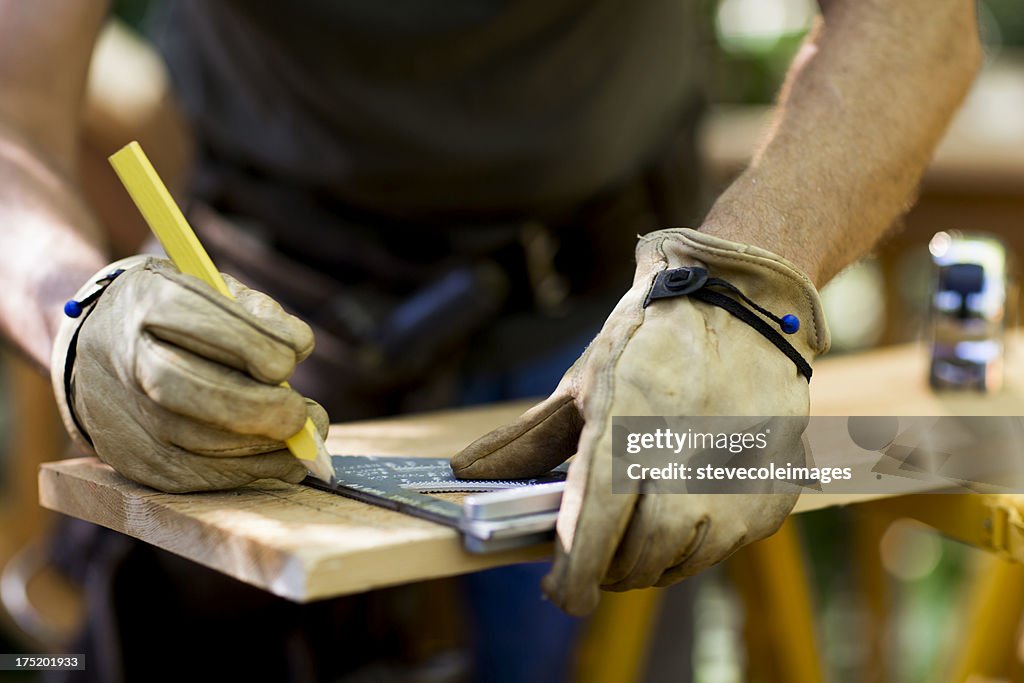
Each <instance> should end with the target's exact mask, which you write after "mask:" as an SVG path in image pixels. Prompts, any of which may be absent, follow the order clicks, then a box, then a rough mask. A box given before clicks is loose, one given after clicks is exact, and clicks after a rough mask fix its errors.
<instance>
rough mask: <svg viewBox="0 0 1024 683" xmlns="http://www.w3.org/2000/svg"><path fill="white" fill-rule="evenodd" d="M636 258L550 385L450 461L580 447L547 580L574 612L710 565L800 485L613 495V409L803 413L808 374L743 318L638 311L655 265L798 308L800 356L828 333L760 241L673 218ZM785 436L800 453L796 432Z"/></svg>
mask: <svg viewBox="0 0 1024 683" xmlns="http://www.w3.org/2000/svg"><path fill="white" fill-rule="evenodd" d="M636 259H637V269H636V276H635V278H634V281H633V286H632V288H631V289H630V290H629V291H628V292H627V293H626V295H625V296H623V297H622V299H621V300H620V301H619V303H618V305H617V306H616V307H615V309H614V310H613V311H612V313H611V315H610V316H609V317H608V320H607V321H606V322H605V324H604V327H603V328H602V330H601V332H600V333H599V334H598V335H597V337H596V338H595V339H594V341H593V342H592V343H591V344H590V346H589V347H588V348H587V350H586V351H585V352H584V353H583V355H582V356H581V357H580V359H579V360H578V361H577V362H576V363H575V364H574V365H573V367H572V368H570V369H569V371H568V372H567V373H566V374H565V376H564V377H563V378H562V381H561V383H560V384H559V385H558V388H557V389H556V390H555V391H554V393H553V394H552V395H551V396H550V397H549V398H548V399H547V400H545V401H543V402H542V403H540V404H538V405H536V406H534V407H533V408H532V409H530V410H529V411H527V412H526V413H525V414H523V415H522V416H521V417H520V418H519V419H518V420H517V421H515V422H514V423H512V424H509V425H506V426H504V427H501V428H499V429H497V430H495V431H493V432H491V433H490V434H487V435H486V436H484V437H482V438H481V439H479V440H477V441H476V442H474V443H473V444H471V445H469V446H468V447H466V449H465V450H463V451H462V452H461V453H459V454H458V455H456V456H455V458H453V460H452V468H453V470H454V471H455V473H456V474H457V475H458V476H460V477H465V478H470V479H481V478H482V479H491V478H510V477H532V476H536V475H539V474H541V473H544V472H547V471H548V470H550V469H551V468H552V467H555V466H556V465H558V464H559V463H561V462H562V461H564V460H565V459H566V458H568V457H570V456H572V455H573V454H575V456H576V457H575V459H574V460H573V462H572V464H571V466H570V468H569V475H568V483H567V487H566V491H565V495H564V497H563V502H562V508H561V512H560V514H559V517H558V523H557V538H556V557H555V563H554V567H553V569H552V571H551V573H550V574H548V576H547V577H545V579H544V583H543V587H544V591H545V592H546V593H547V595H548V596H549V597H550V598H551V599H552V600H553V601H554V602H556V603H557V604H558V605H559V606H561V607H562V608H563V609H564V610H565V611H567V612H569V613H571V614H577V615H583V614H587V613H589V612H591V611H592V610H593V609H594V608H595V607H596V605H597V602H598V597H599V591H598V589H599V587H603V588H606V589H610V590H627V589H631V588H641V587H645V586H654V585H657V586H663V585H667V584H670V583H673V582H675V581H678V580H679V579H681V578H683V577H685V576H688V575H691V574H694V573H696V572H698V571H700V570H702V569H704V568H706V567H708V566H710V565H712V564H715V563H717V562H719V561H721V560H722V559H724V558H725V557H727V556H728V555H729V554H731V553H732V552H733V551H735V550H736V549H738V548H739V547H741V546H742V545H744V544H746V543H750V542H751V541H755V540H758V539H760V538H764V537H766V536H768V535H770V534H772V533H774V532H775V531H776V530H777V529H778V527H779V525H780V524H781V523H782V521H783V520H784V519H785V517H786V515H787V514H788V513H789V511H790V510H791V509H792V507H793V505H794V504H795V502H796V497H797V496H796V494H795V493H794V494H756V495H755V494H751V495H726V494H699V495H698V494H665V493H662V494H647V495H644V494H643V493H642V492H640V491H636V492H634V493H614V494H613V493H612V484H611V481H612V421H611V418H612V417H613V416H617V415H618V416H630V415H637V416H639V415H667V416H676V415H722V416H740V415H757V416H789V415H796V416H806V415H807V414H808V379H807V378H805V376H804V375H803V374H801V371H800V370H798V367H797V364H796V362H795V361H794V360H793V359H791V358H789V357H787V355H786V354H785V353H783V352H782V351H780V349H779V348H776V346H774V345H773V344H772V343H771V342H770V341H769V340H768V339H766V338H765V337H764V336H763V335H762V334H761V333H759V332H758V331H756V330H755V329H753V327H751V326H750V325H749V324H747V323H746V322H743V321H742V320H740V319H737V318H736V317H734V316H733V315H731V314H730V313H729V312H727V311H726V310H723V309H722V308H720V307H717V306H714V305H711V304H709V303H706V302H704V301H700V300H695V299H694V298H692V297H691V296H676V297H673V298H661V299H656V300H653V301H651V302H650V304H649V305H648V306H647V307H646V308H645V307H644V303H645V301H647V298H648V294H649V293H650V292H651V290H652V284H653V283H654V281H655V278H656V276H657V275H658V274H659V272H661V271H664V270H666V269H675V268H680V267H683V266H702V267H704V268H706V269H707V271H708V274H709V275H710V276H711V277H717V278H721V279H724V280H726V281H728V282H730V283H732V284H733V285H735V286H736V287H737V288H738V289H739V290H740V291H741V292H742V293H743V294H745V295H746V296H747V297H749V298H750V299H752V300H753V301H755V302H756V303H757V304H758V305H760V306H761V307H762V308H764V309H766V310H768V311H771V312H773V313H775V314H776V315H778V316H780V317H781V316H783V315H785V314H794V315H796V316H797V317H798V318H799V322H800V324H801V325H800V329H799V330H798V331H797V332H796V333H795V334H786V335H781V336H783V337H785V339H786V341H788V342H789V343H790V344H791V345H792V347H793V349H795V350H796V351H797V352H799V354H800V356H802V358H803V359H804V360H806V362H807V363H810V362H811V361H812V360H813V359H814V357H815V356H816V355H817V354H820V353H823V352H824V351H826V350H827V348H828V344H829V336H828V330H827V328H826V326H825V320H824V318H823V315H822V311H821V305H820V302H819V300H818V294H817V292H816V291H815V289H814V286H813V285H812V284H811V282H810V280H808V278H807V277H806V276H805V275H804V274H803V273H801V272H800V271H798V270H797V269H796V268H795V267H794V266H792V265H791V264H789V263H788V262H787V261H785V260H784V259H782V258H780V257H778V256H776V255H774V254H771V253H769V252H767V251H765V250H763V249H758V248H756V247H752V246H747V245H743V244H736V243H733V242H728V241H725V240H721V239H717V238H714V237H711V236H709V235H705V234H702V233H699V232H697V231H695V230H689V229H672V230H662V231H658V232H654V233H651V234H649V235H646V236H644V237H642V238H640V243H639V245H638V247H637V250H636ZM668 274H669V273H665V276H667V275H668ZM725 293H726V294H728V292H725ZM762 320H764V322H766V323H768V324H769V325H771V326H773V327H774V328H775V330H776V331H778V329H779V325H778V324H777V322H771V321H768V319H767V318H763V316H762ZM805 370H806V371H807V372H808V373H809V372H810V367H809V365H807V366H805ZM786 438H787V439H790V440H791V441H792V449H793V451H794V453H800V454H802V453H803V448H802V444H801V443H800V436H799V434H798V433H796V432H793V433H791V434H789V435H788V436H787V437H786ZM783 446H785V444H783Z"/></svg>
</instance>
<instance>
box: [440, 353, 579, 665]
mask: <svg viewBox="0 0 1024 683" xmlns="http://www.w3.org/2000/svg"><path fill="white" fill-rule="evenodd" d="M592 338H593V334H588V335H585V336H581V337H580V338H579V339H578V340H576V341H574V342H572V343H570V344H566V345H564V346H562V348H560V349H557V350H555V351H553V352H551V353H548V354H546V355H544V356H542V357H540V358H537V359H536V360H533V361H531V362H529V363H527V364H525V365H523V366H521V367H519V368H516V369H515V370H514V371H504V372H494V373H490V374H489V373H486V372H483V373H476V374H474V375H472V376H470V377H468V378H466V379H465V381H464V382H463V386H462V391H461V396H460V400H461V403H462V404H463V405H473V404H479V403H493V402H495V401H505V400H513V399H517V398H529V397H534V396H546V395H547V394H549V393H551V392H552V391H553V390H554V388H555V386H556V385H557V384H558V381H559V380H560V379H561V377H562V375H563V374H564V373H565V371H566V370H567V369H568V368H569V366H571V365H572V364H573V362H575V360H576V358H577V357H579V355H580V354H581V353H582V352H583V349H584V348H585V347H586V345H587V343H589V342H590V340H591V339H592ZM550 568H551V563H550V562H533V563H529V564H521V565H513V566H510V567H501V568H498V569H490V570H487V571H483V572H478V573H476V574H470V575H468V576H466V577H464V578H463V582H464V585H465V591H466V595H467V598H468V608H469V613H470V614H469V618H470V624H471V626H472V628H473V634H472V637H473V643H474V646H473V654H474V657H475V660H476V661H475V662H474V664H475V670H476V675H477V680H479V681H486V682H487V683H520V682H522V681H530V682H531V683H560V682H561V681H565V680H566V679H567V678H568V676H569V672H570V666H571V664H572V656H573V654H574V653H575V651H576V644H577V642H578V640H579V634H580V627H581V625H582V624H583V620H581V619H577V618H574V617H570V616H568V615H566V614H565V613H564V612H562V611H561V610H559V609H558V608H557V607H555V606H554V605H553V604H551V603H550V602H548V601H546V600H545V599H544V597H543V595H542V594H541V590H540V580H541V578H542V577H543V576H544V575H545V574H546V573H547V572H548V571H549V570H550Z"/></svg>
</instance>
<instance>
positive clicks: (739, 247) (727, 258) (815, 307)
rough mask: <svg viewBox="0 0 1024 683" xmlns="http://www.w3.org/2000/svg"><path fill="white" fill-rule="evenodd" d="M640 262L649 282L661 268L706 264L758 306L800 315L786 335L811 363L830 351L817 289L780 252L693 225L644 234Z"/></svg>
mask: <svg viewBox="0 0 1024 683" xmlns="http://www.w3.org/2000/svg"><path fill="white" fill-rule="evenodd" d="M636 262H637V269H636V278H637V279H638V280H642V281H644V282H645V283H646V284H647V286H648V287H652V286H653V284H654V281H655V278H656V276H657V274H658V273H659V272H661V271H662V270H665V269H669V268H681V267H684V266H699V267H703V268H705V269H707V271H708V275H709V276H710V277H716V278H721V279H722V280H725V281H727V282H728V283H730V284H731V285H733V286H735V287H736V288H737V289H738V290H739V291H740V292H742V294H743V295H744V296H745V297H747V298H749V299H751V300H752V301H754V302H756V303H757V304H758V305H759V306H761V307H763V308H765V309H767V310H770V311H772V312H773V313H775V314H777V315H779V316H782V315H795V316H796V317H797V318H798V319H799V321H800V327H799V330H797V332H796V333H794V334H787V335H786V340H787V341H788V342H789V343H790V344H791V345H792V346H793V347H794V348H795V349H796V350H797V351H798V352H799V353H800V354H801V355H802V356H803V357H804V358H805V359H806V360H807V361H808V362H810V361H812V360H813V359H814V357H815V356H818V355H820V354H822V353H825V352H826V351H828V348H829V344H830V337H829V331H828V325H827V324H826V322H825V315H824V313H823V311H822V307H821V299H820V297H819V296H818V291H817V289H815V287H814V285H813V284H812V283H811V281H810V278H808V277H807V275H805V274H804V273H803V272H802V271H801V270H800V269H799V268H797V267H796V266H794V265H793V264H792V263H790V262H789V261H787V260H786V259H784V258H782V257H781V256H778V255H777V254H773V253H772V252H770V251H767V250H765V249H761V248H759V247H755V246H752V245H748V244H741V243H738V242H730V241H729V240H724V239H721V238H718V237H714V236H712V235H708V234H705V233H702V232H698V231H697V230H693V229H690V228H671V229H667V230H658V231H655V232H652V233H648V234H647V235H643V236H641V237H640V238H639V242H638V244H637V248H636ZM634 282H636V280H635V281H634Z"/></svg>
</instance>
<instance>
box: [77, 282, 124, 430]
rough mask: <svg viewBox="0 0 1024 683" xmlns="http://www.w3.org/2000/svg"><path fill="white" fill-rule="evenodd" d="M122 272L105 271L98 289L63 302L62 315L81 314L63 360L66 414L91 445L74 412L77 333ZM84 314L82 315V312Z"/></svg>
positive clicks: (98, 283)
mask: <svg viewBox="0 0 1024 683" xmlns="http://www.w3.org/2000/svg"><path fill="white" fill-rule="evenodd" d="M123 272H124V269H123V268H118V269H117V270H115V271H112V272H110V273H107V274H106V275H104V276H103V277H102V278H101V279H99V280H97V281H96V284H97V285H99V289H97V290H96V291H95V292H93V293H92V294H90V295H89V296H87V297H85V298H84V299H82V300H81V301H75V300H74V299H71V300H70V301H68V302H67V303H66V304H64V315H66V316H68V317H69V318H78V317H79V316H81V318H82V321H81V322H80V323H78V328H77V329H76V330H75V333H74V334H73V335H71V342H70V343H69V344H68V355H67V358H66V360H65V361H64V400H65V401H67V404H68V414H69V415H71V420H72V422H74V423H75V427H76V428H77V429H78V433H79V434H81V435H82V438H83V439H85V441H86V443H88V444H89V445H90V446H92V445H93V444H92V437H90V436H89V432H87V431H85V427H84V426H83V425H82V423H81V422H80V421H79V419H78V415H76V414H75V381H74V369H75V358H77V357H78V333H79V332H81V331H82V326H83V325H85V321H86V319H87V318H88V317H89V314H90V313H92V312H93V310H94V308H95V307H93V304H94V303H96V300H97V299H99V298H100V296H102V294H103V292H105V291H107V287H108V286H109V285H110V283H111V282H113V281H114V280H115V279H116V278H117V276H118V275H120V274H121V273H123ZM83 313H84V314H85V315H82V314H83Z"/></svg>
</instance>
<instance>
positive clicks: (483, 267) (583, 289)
mask: <svg viewBox="0 0 1024 683" xmlns="http://www.w3.org/2000/svg"><path fill="white" fill-rule="evenodd" d="M209 168H210V166H209V164H207V165H206V169H207V171H208V170H209ZM696 168H697V162H696V153H695V146H694V144H693V137H692V134H687V135H685V136H680V139H678V140H677V141H676V144H674V145H673V146H671V148H670V149H669V150H668V152H667V153H666V154H664V155H663V156H662V158H660V159H658V160H656V161H655V162H653V163H652V164H651V165H650V166H649V167H648V169H647V170H646V171H645V172H644V173H640V174H637V175H636V176H635V177H634V178H632V179H631V180H630V181H629V182H625V183H622V184H621V185H619V186H617V187H614V188H611V189H609V190H607V191H605V192H603V193H601V194H600V195H598V196H596V197H594V198H592V199H591V200H589V201H586V202H583V203H581V204H579V205H577V206H573V207H569V208H561V209H550V210H544V211H537V212H531V213H518V214H510V213H505V214H495V215H490V216H464V215H449V216H431V217H426V218H423V217H418V219H417V220H415V221H413V220H402V219H400V218H396V217H382V216H380V215H378V214H370V213H367V212H363V211H358V210H356V209H353V208H352V207H350V206H346V205H344V204H342V203H339V202H338V201H336V200H334V199H331V198H325V197H322V196H318V194H317V193H316V192H315V191H311V190H309V189H307V188H302V187H289V186H288V185H287V184H284V183H281V182H279V181H276V180H275V181H271V180H269V179H266V178H261V177H259V176H258V175H255V174H254V173H252V172H251V171H245V170H237V169H236V168H235V167H233V166H232V167H226V168H221V169H217V172H216V173H214V174H209V173H207V174H206V175H205V177H204V176H203V175H201V176H200V183H199V185H200V190H199V192H198V193H197V194H198V196H199V197H202V198H204V199H205V201H197V202H196V203H195V204H193V205H192V206H191V208H190V212H189V213H190V220H191V222H192V224H193V225H194V226H195V228H196V230H197V232H198V233H199V234H200V238H201V239H202V241H203V243H204V244H205V245H206V246H207V248H208V250H209V251H210V253H211V255H212V257H213V259H214V262H216V263H217V264H218V265H219V266H220V267H221V269H222V270H224V271H226V272H230V273H231V274H233V275H235V276H236V277H238V278H239V279H241V280H242V281H244V282H246V284H248V285H250V286H252V287H254V288H256V289H260V290H262V291H265V292H266V293H268V294H269V295H271V296H273V297H274V298H275V299H277V300H278V301H279V302H281V304H282V305H284V306H285V307H286V308H287V309H289V310H290V311H292V312H293V313H295V314H296V315H298V316H300V317H301V318H303V319H304V320H306V321H307V322H308V323H310V325H311V326H312V327H313V330H314V332H315V334H316V340H317V349H316V351H315V352H314V354H313V356H312V357H311V358H310V359H308V360H307V361H305V362H304V363H302V364H301V365H300V366H299V368H298V370H297V371H296V375H295V377H294V378H293V379H292V384H293V385H295V386H296V387H297V388H298V389H299V390H300V391H302V392H303V393H306V394H307V395H309V396H311V397H312V398H314V399H316V400H318V401H320V402H321V403H322V404H323V405H324V406H325V407H326V408H327V410H328V412H329V413H330V415H331V417H332V419H333V420H349V419H359V418H367V417H374V416H378V415H382V414H392V413H397V412H407V411H410V410H425V409H430V408H438V407H443V406H445V405H450V404H451V402H452V400H453V398H454V395H453V394H454V386H455V382H456V381H457V379H458V375H459V364H460V359H461V358H462V352H463V351H464V350H465V349H466V348H468V347H471V346H473V345H475V344H476V343H477V342H478V341H479V340H480V338H481V336H482V335H487V336H490V337H491V338H497V339H499V340H500V342H499V343H497V344H494V345H493V346H494V349H495V350H494V351H493V352H491V356H492V357H490V358H489V359H488V362H491V363H493V364H495V365H504V366H506V367H508V366H514V365H515V364H516V363H517V362H520V361H526V360H527V359H528V356H530V355H535V354H542V353H543V352H544V351H545V350H550V349H552V348H556V347H557V346H558V344H560V343H564V342H567V341H569V340H570V339H571V338H572V337H573V336H578V335H580V334H582V333H583V332H584V331H586V330H588V329H590V330H596V329H597V326H599V324H600V321H601V320H603V319H604V317H605V316H606V315H607V313H608V311H609V310H610V308H611V306H612V305H613V304H614V301H615V299H617V298H618V296H619V295H620V294H621V293H622V291H624V290H625V289H626V288H627V287H628V286H629V282H630V279H631V274H632V272H633V266H634V264H633V259H632V253H633V248H634V246H635V242H636V235H637V234H643V233H646V232H650V231H651V230H656V229H659V228H663V227H666V226H670V225H686V224H691V225H692V224H695V222H696V221H697V219H699V214H698V211H699V207H700V204H701V202H700V201H699V197H700V194H699V188H698V186H697V184H696V180H697V178H698V177H699V174H697V173H695V172H694V169H696ZM211 177H212V178H215V180H211ZM243 208H244V213H243ZM254 216H258V217H259V219H258V220H257V219H254V218H253V217H254ZM595 302H597V303H596V305H595ZM509 321H515V323H514V324H512V325H511V326H506V323H508V322H509ZM531 323H534V324H531ZM496 335H500V336H498V337H496ZM495 356H507V357H504V358H501V357H495Z"/></svg>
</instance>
